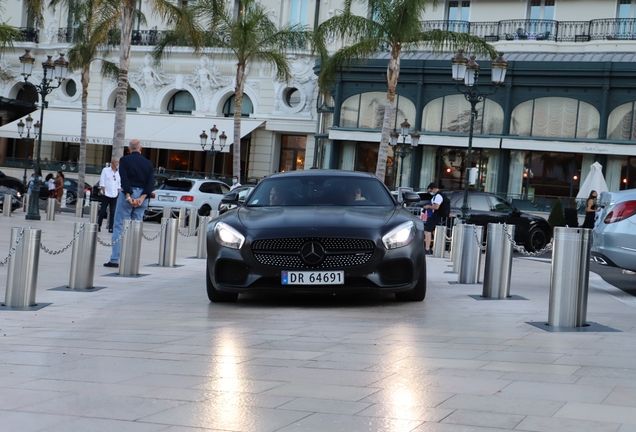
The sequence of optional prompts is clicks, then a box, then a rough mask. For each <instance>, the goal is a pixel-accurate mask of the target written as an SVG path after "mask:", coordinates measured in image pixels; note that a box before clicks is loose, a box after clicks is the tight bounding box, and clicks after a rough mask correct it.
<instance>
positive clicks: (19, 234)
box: [0, 228, 24, 267]
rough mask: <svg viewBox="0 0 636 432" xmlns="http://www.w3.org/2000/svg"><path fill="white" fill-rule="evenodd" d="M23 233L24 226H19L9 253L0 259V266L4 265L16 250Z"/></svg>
mask: <svg viewBox="0 0 636 432" xmlns="http://www.w3.org/2000/svg"><path fill="white" fill-rule="evenodd" d="M23 234H24V228H21V229H20V232H19V233H18V236H17V237H16V239H15V243H14V244H13V246H11V249H9V255H7V257H6V258H5V259H3V260H2V261H0V267H2V266H4V265H5V264H6V263H8V262H9V259H10V258H11V257H12V256H13V254H14V253H15V251H16V249H17V248H18V245H19V244H20V242H21V241H22V235H23Z"/></svg>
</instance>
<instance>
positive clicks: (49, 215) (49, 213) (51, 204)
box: [46, 198, 57, 221]
mask: <svg viewBox="0 0 636 432" xmlns="http://www.w3.org/2000/svg"><path fill="white" fill-rule="evenodd" d="M56 209H57V200H56V199H55V198H49V199H47V200H46V220H51V221H52V220H55V210H56Z"/></svg>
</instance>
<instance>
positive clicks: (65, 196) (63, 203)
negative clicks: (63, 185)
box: [60, 189, 77, 208]
mask: <svg viewBox="0 0 636 432" xmlns="http://www.w3.org/2000/svg"><path fill="white" fill-rule="evenodd" d="M62 191H63V192H62V202H61V203H60V205H61V207H62V208H68V207H67V206H66V199H67V198H68V191H67V190H66V189H62ZM75 205H77V204H75Z"/></svg>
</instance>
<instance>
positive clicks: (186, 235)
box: [178, 224, 201, 238]
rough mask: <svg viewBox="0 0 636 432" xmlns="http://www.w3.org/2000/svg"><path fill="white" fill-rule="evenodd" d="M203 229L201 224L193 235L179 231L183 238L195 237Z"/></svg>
mask: <svg viewBox="0 0 636 432" xmlns="http://www.w3.org/2000/svg"><path fill="white" fill-rule="evenodd" d="M200 228H201V224H199V226H198V227H197V229H195V230H194V232H193V233H192V234H184V233H182V232H181V230H179V231H178V232H179V235H180V236H182V237H186V238H187V237H194V236H196V235H197V233H198V232H199V229H200Z"/></svg>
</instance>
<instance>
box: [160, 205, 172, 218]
mask: <svg viewBox="0 0 636 432" xmlns="http://www.w3.org/2000/svg"><path fill="white" fill-rule="evenodd" d="M171 217H172V207H164V208H163V216H162V218H168V219H170V218H171Z"/></svg>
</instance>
